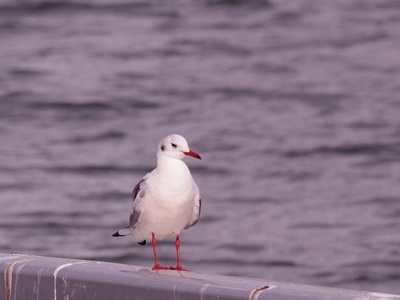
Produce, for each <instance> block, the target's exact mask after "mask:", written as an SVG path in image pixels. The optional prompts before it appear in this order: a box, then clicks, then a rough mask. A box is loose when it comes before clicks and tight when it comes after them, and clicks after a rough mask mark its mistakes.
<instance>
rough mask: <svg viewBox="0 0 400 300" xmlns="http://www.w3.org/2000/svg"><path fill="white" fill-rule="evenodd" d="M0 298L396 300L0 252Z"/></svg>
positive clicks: (396, 296)
mask: <svg viewBox="0 0 400 300" xmlns="http://www.w3.org/2000/svg"><path fill="white" fill-rule="evenodd" d="M0 274H1V277H3V278H0V299H6V300H11V299H13V300H31V299H34V300H38V299H39V300H47V299H55V300H58V299H63V300H73V299H79V300H82V299H96V300H103V299H104V300H120V299H121V300H122V299H164V300H170V299H171V300H172V299H184V300H190V299H201V300H212V299H219V300H225V299H233V300H234V299H250V300H256V299H259V300H262V299H268V300H291V299H296V300H301V299H304V300H305V299H307V300H314V299H315V300H317V299H318V300H325V299H326V300H328V299H335V300H342V299H343V300H345V299H346V300H349V299H358V300H361V299H362V300H369V299H370V300H378V299H381V300H390V299H394V300H400V295H389V294H378V293H369V292H360V291H351V290H342V289H333V288H325V287H317V286H307V285H299V284H291V283H282V282H270V281H265V280H261V279H250V278H240V277H230V276H221V275H212V274H199V273H193V272H178V271H151V269H149V268H145V267H138V266H129V265H121V264H113V263H105V262H96V261H84V260H73V259H60V258H48V257H38V256H29V255H20V254H2V253H0Z"/></svg>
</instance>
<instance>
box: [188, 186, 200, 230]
mask: <svg viewBox="0 0 400 300" xmlns="http://www.w3.org/2000/svg"><path fill="white" fill-rule="evenodd" d="M196 188H197V193H196V196H195V197H194V203H193V211H192V215H191V217H190V219H189V222H188V224H187V225H186V226H185V229H188V228H190V227H192V226H194V225H196V224H197V222H198V221H199V218H200V213H201V196H200V191H199V188H198V187H197V186H196Z"/></svg>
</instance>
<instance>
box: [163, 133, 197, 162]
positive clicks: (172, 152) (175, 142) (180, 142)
mask: <svg viewBox="0 0 400 300" xmlns="http://www.w3.org/2000/svg"><path fill="white" fill-rule="evenodd" d="M161 156H166V157H171V158H176V159H184V158H185V157H186V156H191V157H194V158H197V159H201V157H200V155H198V154H197V153H196V152H194V151H192V150H190V148H189V145H188V143H187V141H186V139H185V138H184V137H183V136H181V135H179V134H171V135H169V136H167V137H165V138H163V139H162V140H161V142H160V143H159V144H158V151H157V157H161Z"/></svg>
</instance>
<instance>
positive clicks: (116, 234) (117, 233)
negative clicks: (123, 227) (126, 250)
mask: <svg viewBox="0 0 400 300" xmlns="http://www.w3.org/2000/svg"><path fill="white" fill-rule="evenodd" d="M112 236H114V237H116V236H122V235H120V234H119V232H118V231H117V232H116V233H114V234H113V235H112Z"/></svg>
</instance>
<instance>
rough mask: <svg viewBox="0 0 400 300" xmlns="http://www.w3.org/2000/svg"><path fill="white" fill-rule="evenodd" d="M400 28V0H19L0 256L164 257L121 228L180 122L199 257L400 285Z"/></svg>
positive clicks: (217, 264)
mask: <svg viewBox="0 0 400 300" xmlns="http://www.w3.org/2000/svg"><path fill="white" fill-rule="evenodd" d="M399 23H400V5H399V2H398V1H397V0H393V1H390V0H382V1H373V0H363V1H359V0H340V1H328V0H326V1H312V0H292V1H272V0H270V1H268V2H267V1H261V0H260V1H256V0H252V1H244V0H236V1H228V0H225V1H218V0H208V1H191V0H186V1H184V0H167V1H128V0H127V1H123V2H115V1H110V0H102V1H94V0H91V1H90V0H77V1H47V2H44V1H40V0H37V1H22V0H20V1H11V0H1V1H0V57H1V60H0V100H1V102H0V103H1V104H0V137H1V142H0V170H1V172H0V201H1V207H2V208H1V210H0V230H1V235H0V251H1V252H19V253H31V254H35V255H48V256H57V257H71V258H81V259H93V260H103V261H110V262H118V263H126V264H137V265H145V266H151V265H152V263H153V261H152V250H151V246H149V245H147V246H144V247H143V246H139V245H137V244H135V243H134V242H133V241H132V240H131V239H129V238H120V239H116V238H112V237H111V234H112V233H113V232H115V231H116V230H117V229H120V228H121V227H123V226H125V225H126V224H127V222H128V211H129V209H130V204H131V202H130V192H131V190H132V188H133V187H134V185H135V184H136V183H137V181H138V180H139V179H140V178H141V176H143V175H144V174H145V173H146V172H147V171H149V170H151V169H152V168H153V167H154V164H155V151H156V146H157V144H158V142H159V140H160V139H161V138H162V137H164V136H165V135H167V134H170V133H180V134H182V135H184V136H186V137H187V139H188V140H189V143H190V145H191V147H192V149H193V150H195V151H197V152H199V153H200V154H201V155H202V157H203V160H202V161H196V160H187V162H188V164H189V165H190V167H191V169H192V172H193V175H194V177H195V179H196V181H197V183H198V185H199V186H200V188H201V192H202V196H203V210H202V216H201V219H200V221H199V223H198V225H196V226H195V227H193V228H191V229H190V230H189V231H185V232H184V233H182V235H181V242H182V248H181V251H182V257H183V266H184V267H185V268H188V269H191V270H193V271H198V272H205V273H219V274H228V275H238V276H249V277H257V278H265V279H270V280H281V281H293V282H298V283H307V284H317V285H325V286H333V287H345V288H353V289H363V290H370V291H377V292H390V293H398V294H400V284H399V282H400V196H399V195H400V184H399V182H400V161H399V154H400V138H399V136H400V135H399V134H400V117H399V116H400V100H399V98H398V95H399V92H400V81H399V80H398V78H399V76H400V56H399V46H400V33H399V30H398V28H400V24H399ZM159 252H160V259H161V262H162V263H164V264H166V265H172V264H174V263H175V252H174V245H173V239H169V240H165V241H163V242H161V243H160V250H159Z"/></svg>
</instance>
